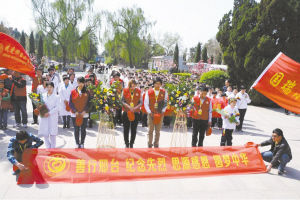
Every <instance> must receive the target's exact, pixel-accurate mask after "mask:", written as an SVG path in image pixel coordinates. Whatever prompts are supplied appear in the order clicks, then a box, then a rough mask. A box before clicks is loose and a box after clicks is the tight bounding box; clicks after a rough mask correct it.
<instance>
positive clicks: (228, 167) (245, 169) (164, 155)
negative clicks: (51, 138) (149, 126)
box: [18, 143, 266, 184]
mask: <svg viewBox="0 0 300 200" xmlns="http://www.w3.org/2000/svg"><path fill="white" fill-rule="evenodd" d="M23 162H24V165H25V166H27V167H28V168H29V169H30V170H27V171H22V172H21V174H20V178H19V181H18V183H19V184H20V183H23V184H24V183H33V182H36V183H45V182H69V183H83V182H103V181H130V180H147V179H148V180H149V179H150V180H153V179H166V178H185V177H199V176H216V175H226V174H241V173H264V172H266V166H265V164H264V162H263V160H262V157H261V155H260V152H259V151H258V149H257V147H256V146H255V145H253V144H250V143H249V144H247V145H245V146H235V147H205V148H201V147H195V148H192V147H190V148H186V147H184V148H181V147H177V148H154V149H32V150H30V149H29V150H27V151H25V152H24V155H23Z"/></svg>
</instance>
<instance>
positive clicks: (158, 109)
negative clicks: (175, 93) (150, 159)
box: [144, 77, 168, 148]
mask: <svg viewBox="0 0 300 200" xmlns="http://www.w3.org/2000/svg"><path fill="white" fill-rule="evenodd" d="M153 84H154V88H153V89H149V90H148V92H147V93H146V95H145V101H144V106H145V109H146V111H147V113H148V127H149V131H148V135H149V141H148V147H149V148H152V146H153V131H154V129H155V139H154V147H155V148H158V147H159V137H160V129H161V125H162V122H163V119H164V117H163V114H164V112H165V111H166V108H167V101H168V93H167V92H166V91H165V90H164V89H163V88H161V86H162V80H161V79H160V78H159V77H157V78H156V79H155V80H154V82H153Z"/></svg>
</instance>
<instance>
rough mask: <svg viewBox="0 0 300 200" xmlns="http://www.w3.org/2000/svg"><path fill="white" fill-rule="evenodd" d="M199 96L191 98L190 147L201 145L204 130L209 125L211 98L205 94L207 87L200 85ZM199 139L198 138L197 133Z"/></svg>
mask: <svg viewBox="0 0 300 200" xmlns="http://www.w3.org/2000/svg"><path fill="white" fill-rule="evenodd" d="M198 90H199V96H198V95H195V96H194V98H193V104H194V107H193V136H192V147H196V146H197V142H198V146H199V147H200V146H201V147H202V146H203V140H204V137H205V131H206V130H207V128H208V127H209V126H211V119H212V104H211V100H210V99H209V98H208V97H207V96H206V95H207V92H208V88H207V87H200V88H198ZM199 134H200V136H199V140H198V135H199Z"/></svg>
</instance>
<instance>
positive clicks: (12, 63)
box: [0, 32, 35, 77]
mask: <svg viewBox="0 0 300 200" xmlns="http://www.w3.org/2000/svg"><path fill="white" fill-rule="evenodd" d="M0 67H4V68H7V69H11V70H14V71H18V72H21V73H24V74H28V75H29V76H31V77H34V76H35V70H34V66H33V65H32V64H31V61H30V58H29V56H28V55H27V53H26V51H25V50H24V48H23V46H22V45H21V44H19V43H18V42H17V41H16V40H15V39H14V38H12V37H10V36H8V35H6V34H5V33H1V32H0Z"/></svg>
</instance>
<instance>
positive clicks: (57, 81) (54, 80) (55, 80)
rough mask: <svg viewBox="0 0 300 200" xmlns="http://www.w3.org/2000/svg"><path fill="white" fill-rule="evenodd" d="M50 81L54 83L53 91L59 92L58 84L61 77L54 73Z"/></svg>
mask: <svg viewBox="0 0 300 200" xmlns="http://www.w3.org/2000/svg"><path fill="white" fill-rule="evenodd" d="M50 81H51V82H53V83H54V91H53V93H55V94H57V92H58V85H59V79H58V78H57V76H56V75H53V76H52V77H51V78H50Z"/></svg>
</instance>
